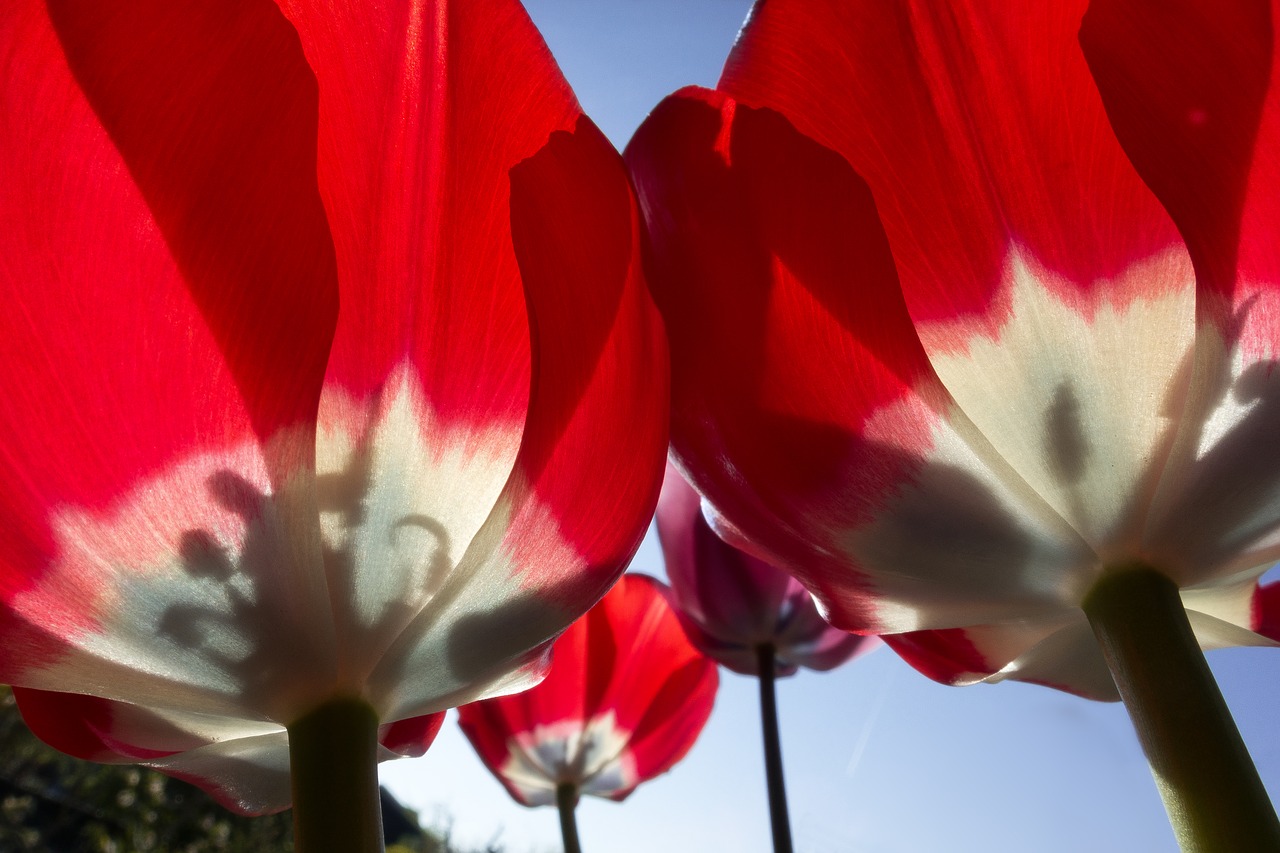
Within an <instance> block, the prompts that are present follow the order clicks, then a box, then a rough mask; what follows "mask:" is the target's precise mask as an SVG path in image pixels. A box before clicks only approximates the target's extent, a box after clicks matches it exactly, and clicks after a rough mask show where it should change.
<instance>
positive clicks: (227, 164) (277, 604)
mask: <svg viewBox="0 0 1280 853" xmlns="http://www.w3.org/2000/svg"><path fill="white" fill-rule="evenodd" d="M0 66H2V67H3V75H2V76H0V115H2V116H3V117H4V120H3V121H0V164H2V165H0V185H3V186H4V191H3V192H2V193H0V222H3V223H4V228H3V240H4V249H3V251H2V252H0V257H3V261H0V287H3V289H4V301H5V311H4V313H3V316H2V317H0V400H3V404H2V405H0V479H3V481H4V483H5V489H4V493H3V497H0V512H2V513H3V517H4V524H3V525H0V530H2V532H0V680H3V681H5V682H7V683H11V684H14V685H18V686H19V687H20V688H27V689H30V690H34V691H44V692H43V693H34V694H32V693H27V694H26V695H25V698H24V699H22V700H21V701H22V702H23V705H24V706H25V708H26V709H27V711H28V719H29V720H30V721H31V722H32V724H33V726H35V728H36V729H37V730H38V731H40V732H41V733H42V734H43V735H44V736H45V737H46V738H47V739H50V740H52V741H54V742H55V743H58V744H60V745H63V746H64V747H67V748H69V749H70V750H71V751H72V752H75V753H78V754H88V755H90V756H91V757H107V758H115V759H118V758H121V757H128V758H130V759H132V760H140V761H142V762H143V763H148V764H153V765H155V766H157V767H160V768H162V769H164V770H166V771H168V772H171V773H173V774H175V775H179V776H183V777H186V778H192V779H195V780H197V781H199V782H200V783H202V784H204V785H205V786H206V787H208V788H210V789H211V790H213V791H215V792H216V793H218V794H219V795H220V796H221V797H222V799H223V800H224V801H226V802H228V803H229V804H231V805H233V806H235V807H237V808H239V809H240V810H242V811H247V812H262V811H271V810H278V809H281V808H284V807H286V806H288V805H289V803H290V801H291V799H292V801H293V803H294V806H295V820H296V825H297V827H298V844H299V847H300V849H303V850H308V849H312V848H315V847H326V848H329V847H335V848H340V849H352V850H358V849H371V848H372V849H376V847H377V846H379V845H380V843H381V838H380V832H379V831H378V829H377V825H376V822H377V808H378V796H377V787H376V767H375V766H374V760H375V759H376V758H379V757H388V756H390V755H391V754H393V753H394V752H419V751H421V749H423V748H425V744H426V742H428V741H429V737H430V733H431V730H432V728H433V726H434V725H438V720H437V721H436V722H435V723H433V722H432V721H431V720H430V719H427V720H422V719H417V718H421V717H423V716H427V715H434V714H439V713H440V712H442V711H444V710H445V709H446V708H448V707H452V706H455V705H458V704H462V703H465V702H469V701H472V700H474V699H478V698H481V697H483V696H486V695H494V694H497V693H500V692H503V691H508V690H512V689H517V688H518V687H520V686H523V685H526V684H529V683H531V682H532V681H534V680H536V679H537V678H538V677H539V675H540V673H541V672H542V671H543V669H544V668H545V654H546V649H547V648H548V647H549V644H550V641H551V640H552V639H553V638H554V637H555V636H556V635H557V634H558V633H559V632H560V631H562V630H563V629H564V628H565V627H566V626H567V625H568V624H570V623H571V622H572V621H573V620H574V619H575V618H576V617H577V616H578V615H580V614H581V613H582V612H584V611H585V610H586V609H587V608H588V607H590V606H591V604H592V603H594V602H595V601H596V600H597V599H598V598H599V597H600V596H601V595H602V594H603V593H604V591H605V590H606V589H608V587H609V586H610V584H612V583H613V581H614V580H615V579H616V577H617V576H618V575H619V573H620V572H621V571H622V569H623V567H624V566H625V564H626V562H627V560H628V559H629V558H630V556H631V554H632V553H633V552H634V550H635V548H636V547H637V546H638V544H639V541H640V538H641V536H642V535H643V532H644V529H645V526H646V524H647V521H648V518H649V515H650V513H651V511H652V507H653V505H654V503H655V502H656V499H657V492H658V488H659V485H660V479H661V476H662V464H663V462H662V460H663V457H664V454H665V448H666V422H667V413H666V397H667V390H666V379H665V376H666V366H665V365H666V355H665V346H664V341H663V337H662V333H661V330H660V321H659V320H658V318H657V315H656V312H654V310H653V308H652V305H651V303H650V301H649V298H648V296H647V293H646V291H645V289H644V282H643V279H642V278H641V276H640V273H639V262H638V245H639V244H638V239H637V235H638V214H637V213H636V211H635V207H634V200H633V198H632V196H631V193H630V190H629V185H628V181H627V178H626V174H625V171H624V169H623V167H622V164H621V161H620V158H619V157H618V156H617V154H616V152H614V151H613V149H612V148H611V146H610V145H609V144H608V143H607V142H606V140H605V139H604V138H603V136H602V135H601V134H600V133H599V132H598V131H597V130H596V129H595V128H594V126H593V125H591V123H590V122H589V121H588V120H587V119H586V118H585V116H583V114H582V112H581V109H580V108H579V107H578V105H577V102H576V101H575V99H574V97H573V95H572V92H571V91H570V90H569V88H568V85H567V84H566V83H565V81H564V79H563V77H562V76H561V75H560V73H559V71H558V69H557V68H556V66H555V64H554V61H553V60H552V59H551V57H550V55H549V53H548V52H547V49H546V47H545V45H544V44H543V43H542V41H541V38H540V37H539V36H538V34H537V32H536V31H535V30H534V28H533V26H532V24H531V23H530V22H529V20H528V18H527V17H526V16H525V14H524V12H523V10H522V9H521V8H520V7H519V5H518V4H517V3H516V2H514V0H475V2H471V3H468V4H466V5H465V6H463V5H461V4H459V5H456V6H455V5H449V4H445V3H429V4H417V3H408V2H392V3H384V4H370V3H363V2H356V0H330V2H323V0H314V2H313V0H281V3H280V4H279V6H277V5H276V4H274V3H271V2H267V0H198V2H191V3H180V4H174V3H170V2H162V0H142V2H129V3H96V2H81V1H80V0H50V2H48V3H45V2H38V0H18V2H17V3H15V4H10V6H9V7H8V8H7V9H6V11H5V13H4V15H3V16H0ZM50 694H55V695H50ZM56 694H82V695H83V696H87V697H97V698H96V699H88V698H83V697H80V698H77V697H65V696H64V697H63V698H59V696H58V695H56ZM19 695H20V696H21V695H23V693H22V691H21V690H19ZM415 720H416V721H415ZM379 729H381V732H382V739H383V743H384V744H385V745H386V747H379V746H378V741H377V737H378V733H379ZM387 747H389V748H387ZM290 766H292V767H293V769H294V772H293V773H292V791H291V790H290V781H289V774H287V773H285V768H287V767H290ZM263 768H266V769H267V770H269V771H270V772H264V771H263Z"/></svg>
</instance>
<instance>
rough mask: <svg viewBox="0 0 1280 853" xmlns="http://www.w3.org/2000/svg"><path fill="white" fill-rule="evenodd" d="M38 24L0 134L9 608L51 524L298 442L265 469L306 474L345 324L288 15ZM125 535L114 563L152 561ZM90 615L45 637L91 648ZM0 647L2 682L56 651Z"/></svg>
mask: <svg viewBox="0 0 1280 853" xmlns="http://www.w3.org/2000/svg"><path fill="white" fill-rule="evenodd" d="M48 6H49V9H48V11H46V6H45V4H43V3H36V2H23V3H20V4H18V6H17V7H14V8H12V9H10V10H9V11H8V12H7V13H6V14H5V16H4V20H3V24H2V25H0V64H2V66H3V68H2V69H0V70H2V73H0V81H2V82H0V111H2V112H3V114H4V115H6V116H22V117H23V118H22V120H21V121H7V122H4V123H3V125H2V127H0V164H3V165H0V183H2V184H3V185H4V187H5V190H4V192H3V193H0V219H2V220H3V221H4V223H5V229H4V236H3V240H4V245H3V248H2V249H0V256H3V258H4V261H3V262H0V287H3V288H4V290H5V294H4V295H5V302H6V305H7V306H8V310H6V312H5V314H4V318H3V319H0V341H3V344H0V397H3V398H4V400H5V401H6V402H5V406H4V408H3V411H0V477H3V479H4V481H5V482H6V483H7V484H8V486H7V488H6V489H5V496H4V498H3V499H0V509H2V510H3V515H4V516H5V517H6V518H7V519H9V521H8V523H6V524H5V525H4V526H3V532H0V563H2V564H3V566H4V569H3V576H2V577H0V595H3V597H4V599H5V600H6V602H8V601H12V600H13V598H14V596H15V595H17V594H19V593H20V592H21V591H22V590H23V589H28V588H30V587H31V586H32V585H33V584H35V583H37V582H38V578H39V577H40V574H41V572H42V571H44V569H45V567H46V565H47V564H48V562H49V561H50V560H51V559H53V557H54V555H55V550H56V547H57V546H56V545H55V542H54V539H53V534H52V531H51V529H50V525H51V523H52V519H51V516H52V515H53V513H55V512H56V511H60V510H62V509H65V508H79V509H89V510H102V509H105V508H106V507H108V506H111V505H112V503H113V501H116V500H118V499H119V498H120V497H121V496H122V495H123V494H124V493H125V492H126V491H127V490H129V489H130V488H131V487H133V486H135V485H136V484H138V483H140V482H142V481H143V480H145V479H147V478H149V477H151V476H154V475H156V474H157V473H158V472H159V471H161V470H163V469H164V468H166V467H167V466H171V465H173V464H174V463H175V462H176V461H178V460H180V459H182V458H184V457H187V456H190V455H192V454H195V453H198V452H219V451H226V450H229V449H231V448H232V447H234V446H236V445H243V444H252V443H254V442H255V441H257V442H265V441H266V440H267V439H269V438H272V437H273V436H276V435H277V434H278V433H279V431H280V430H281V429H282V428H284V427H288V426H293V425H296V426H298V427H300V429H299V430H298V431H297V434H292V433H291V434H290V440H287V441H283V442H282V441H279V440H276V441H274V442H273V443H272V447H271V451H272V455H271V458H270V459H269V460H268V470H269V472H270V474H271V475H272V476H273V478H274V479H275V480H276V481H277V482H281V481H282V480H283V478H284V476H285V475H288V474H290V473H293V472H294V471H296V470H297V469H305V468H307V467H309V466H310V459H311V456H312V453H313V450H312V439H311V437H310V429H311V424H312V423H313V421H314V417H315V408H316V400H317V396H318V393H319V388H320V381H321V376H322V373H323V369H324V359H325V356H326V353H327V350H328V346H329V342H330V337H331V334H332V329H333V324H334V316H335V312H336V283H335V281H334V275H335V271H334V261H333V249H332V245H331V241H330V236H329V233H328V229H327V225H326V223H325V219H324V214H323V210H322V207H321V205H320V199H319V195H318V192H317V187H316V178H315V145H316V136H315V124H316V96H315V83H314V80H313V79H312V76H311V74H310V71H309V70H308V68H307V66H306V63H305V62H304V60H303V56H302V52H301V50H300V49H299V47H298V44H297V37H296V34H295V33H294V32H293V30H292V28H291V27H289V25H288V22H287V21H285V20H284V19H283V18H282V17H281V16H280V14H279V12H278V11H277V10H276V9H275V8H274V7H272V6H271V5H270V4H265V3H262V2H255V0H236V2H232V3H227V2H222V0H218V2H204V3H197V4H194V5H193V4H183V5H182V6H181V7H178V6H175V5H174V4H172V3H165V2H139V3H128V4H107V5H103V4H97V3H72V2H53V3H50V4H48ZM131 522H132V523H133V524H134V527H133V528H131V530H130V532H128V533H124V534H122V538H121V540H120V541H122V542H132V543H133V544H134V545H137V544H138V543H141V542H146V541H149V540H150V539H151V538H153V533H152V532H150V531H151V530H152V520H151V519H132V520H131ZM82 592H83V593H84V598H83V599H79V600H76V601H67V602H65V607H63V608H61V612H57V613H50V614H47V622H48V625H47V626H43V627H48V628H49V629H50V630H51V631H52V632H54V633H62V632H65V631H74V630H77V627H76V626H77V623H80V627H85V626H84V624H83V623H84V622H85V620H86V619H87V618H90V617H89V616H88V614H90V613H91V605H92V599H93V596H94V595H95V594H96V593H97V590H93V589H86V590H83V591H82ZM5 621H6V622H8V618H7V613H6V618H5ZM42 621H43V620H42ZM4 630H5V632H6V635H7V636H6V641H5V643H4V652H2V653H0V658H4V660H3V661H0V669H2V670H5V671H6V672H7V673H9V674H8V675H5V676H4V677H5V678H9V679H12V678H13V675H12V672H13V666H14V665H15V664H32V663H36V662H38V661H37V658H38V657H40V656H41V655H43V654H46V653H47V652H48V651H49V649H48V647H45V646H44V641H41V640H38V639H27V638H18V637H15V636H14V635H13V634H10V633H8V632H10V631H17V630H20V629H18V628H17V627H16V626H13V625H12V623H10V624H7V625H5V628H4ZM14 658H19V660H15V659H14Z"/></svg>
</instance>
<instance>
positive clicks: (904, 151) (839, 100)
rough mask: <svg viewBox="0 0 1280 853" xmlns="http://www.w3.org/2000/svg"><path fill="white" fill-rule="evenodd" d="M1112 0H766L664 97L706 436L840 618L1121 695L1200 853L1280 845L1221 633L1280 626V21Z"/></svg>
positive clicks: (641, 171) (708, 473)
mask: <svg viewBox="0 0 1280 853" xmlns="http://www.w3.org/2000/svg"><path fill="white" fill-rule="evenodd" d="M1086 5H1087V4H1086V2H1085V0H1075V1H1074V2H1064V3H1048V4H1022V5H1018V4H1001V3H996V2H978V0H974V2H960V3H954V4H945V6H938V5H937V4H930V3H926V2H923V0H921V2H908V3H882V2H875V0H853V2H847V0H814V1H813V2H811V0H770V2H767V3H760V4H758V5H757V7H756V8H755V11H754V13H753V15H752V17H751V19H750V20H749V23H748V25H747V26H746V28H745V29H744V31H743V33H742V35H741V37H740V39H739V41H738V44H737V45H736V46H735V48H734V51H733V53H732V54H731V56H730V58H729V61H728V63H727V64H726V67H725V72H724V76H723V77H722V79H721V82H720V84H719V87H720V88H719V91H716V92H709V91H706V90H686V91H684V92H682V93H679V94H677V95H676V96H674V97H673V98H671V99H668V100H667V101H666V102H664V103H663V104H662V105H660V106H659V107H658V109H657V110H656V111H655V112H654V114H653V115H652V116H651V118H650V119H649V121H648V122H647V123H646V125H645V126H644V127H642V128H641V130H640V131H639V132H638V133H637V135H636V137H635V138H634V139H633V140H632V143H631V145H630V146H629V148H628V151H627V155H626V157H627V160H628V163H629V166H630V167H631V170H632V176H633V180H634V181H635V183H636V187H637V191H638V194H639V196H640V201H641V208H642V210H643V211H644V214H645V219H646V222H647V225H648V228H649V236H650V244H651V249H652V251H651V253H650V255H651V258H650V259H651V261H652V265H651V268H650V269H651V279H652V280H653V282H654V285H655V298H656V299H657V301H658V303H659V309H660V310H661V311H662V312H663V314H664V317H665V319H666V321H667V329H668V334H669V335H670V337H671V347H672V362H673V376H672V382H673V416H672V418H673V419H672V433H673V434H672V443H673V453H674V456H675V458H676V460H677V462H678V463H679V464H680V466H681V469H682V470H683V471H685V472H686V473H687V474H689V475H690V477H691V479H692V482H693V484H694V486H695V487H696V488H697V489H698V490H699V492H700V493H701V494H702V495H703V496H704V497H705V498H706V499H707V500H708V502H709V504H710V505H711V506H712V507H713V510H714V514H715V524H716V525H717V526H718V528H719V530H720V532H722V533H723V535H725V536H726V537H728V538H730V539H731V540H732V541H734V542H735V543H736V544H740V545H742V546H743V547H744V548H747V549H748V550H750V551H752V552H753V553H755V554H757V555H760V556H762V557H764V558H766V559H769V560H771V561H773V562H776V563H778V564H780V565H786V566H787V567H788V569H789V570H790V571H792V572H793V573H795V574H796V575H797V576H798V577H799V578H800V579H801V580H802V581H803V582H804V583H805V585H806V586H808V587H809V589H811V590H812V591H813V592H814V594H815V595H816V596H817V597H818V598H819V599H820V600H821V601H822V604H823V607H824V612H825V613H826V614H827V616H828V617H829V618H830V619H831V621H832V622H833V624H835V625H836V626H838V627H841V628H844V629H847V630H851V631H860V632H872V633H879V634H906V635H908V637H907V638H906V640H905V642H904V643H902V644H900V645H911V644H913V643H914V644H915V649H916V651H918V652H920V654H919V655H917V658H918V662H919V660H924V659H926V658H927V659H928V660H929V661H930V665H931V666H933V667H934V668H935V669H936V672H934V673H933V674H935V675H938V676H939V677H943V678H946V679H948V680H955V681H972V680H978V679H981V678H984V677H991V676H995V677H1019V678H1024V679H1026V680H1032V681H1037V682H1041V683H1049V684H1053V685H1055V686H1059V687H1063V688H1065V689H1069V690H1073V691H1075V692H1079V693H1083V694H1085V695H1094V696H1097V697H1099V698H1111V697H1114V696H1115V694H1116V690H1117V689H1118V692H1119V694H1120V695H1121V696H1122V697H1123V698H1124V699H1125V701H1126V704H1127V706H1128V707H1129V709H1130V711H1131V713H1132V714H1133V716H1134V718H1135V723H1136V725H1137V728H1138V730H1139V734H1140V737H1141V738H1142V739H1143V742H1144V746H1145V748H1146V750H1147V753H1148V756H1149V757H1151V758H1152V760H1153V766H1154V767H1155V770H1156V773H1157V777H1158V781H1159V784H1160V786H1161V788H1162V793H1163V795H1164V796H1165V801H1166V805H1168V806H1169V809H1170V812H1171V813H1172V814H1176V818H1175V823H1176V824H1177V826H1176V831H1177V832H1178V834H1179V837H1180V839H1181V841H1182V843H1183V844H1184V845H1186V846H1188V847H1195V848H1196V849H1256V848H1254V847H1252V845H1259V844H1269V845H1270V846H1272V847H1277V848H1280V826H1278V825H1277V823H1276V820H1275V814H1274V811H1273V809H1272V808H1271V805H1270V803H1269V802H1268V800H1267V798H1266V794H1265V791H1263V789H1262V787H1261V785H1260V783H1258V781H1257V776H1256V773H1255V772H1254V770H1253V768H1252V763H1251V761H1250V760H1249V758H1248V755H1247V753H1246V752H1245V751H1244V747H1243V744H1242V743H1241V742H1240V740H1239V736H1238V734H1237V733H1236V732H1235V728H1234V723H1232V722H1231V720H1230V715H1229V713H1228V712H1227V711H1226V708H1225V705H1224V704H1223V703H1222V702H1221V697H1220V694H1219V693H1218V691H1217V688H1216V685H1214V684H1213V682H1212V677H1211V676H1210V674H1209V672H1208V669H1207V667H1205V665H1204V661H1203V657H1202V656H1201V654H1200V651H1199V646H1201V645H1203V646H1206V647H1207V646H1220V645H1241V644H1256V645H1273V644H1274V643H1273V642H1272V641H1269V640H1267V639H1266V638H1265V637H1262V636H1261V635H1259V634H1257V633H1255V632H1254V631H1253V630H1252V629H1253V628H1257V627H1260V625H1259V621H1258V617H1257V614H1256V613H1255V612H1254V604H1255V602H1256V601H1257V595H1258V594H1257V579H1258V577H1259V576H1260V575H1261V574H1262V572H1263V571H1264V570H1265V569H1266V567H1268V566H1269V565H1270V564H1271V563H1273V562H1274V561H1275V560H1276V559H1277V558H1278V557H1280V442H1277V441H1276V436H1277V434H1278V431H1280V414H1278V412H1277V408H1276V405H1275V404H1276V402H1277V401H1280V390H1277V384H1276V383H1277V377H1278V376H1280V373H1277V372H1275V371H1273V365H1274V363H1275V358H1276V354H1277V352H1278V351H1280V326H1278V325H1277V322H1276V318H1277V317H1280V310H1277V306H1280V291H1277V289H1276V287H1275V285H1274V284H1273V282H1277V281H1280V278H1277V276H1276V275H1275V274H1274V271H1275V270H1277V269H1278V267H1277V265H1276V263H1275V259H1276V257H1277V256H1276V254H1275V251H1274V246H1275V245H1276V244H1275V241H1274V239H1273V236H1272V232H1273V230H1274V225H1275V216H1274V214H1273V209H1274V205H1273V201H1272V199H1273V197H1274V196H1275V194H1276V193H1275V189H1274V188H1275V182H1276V177H1275V175H1276V164H1277V163H1280V158H1278V157H1277V156H1276V151H1277V148H1276V146H1277V142H1278V141H1280V140H1278V138H1277V131H1278V130H1280V122H1278V119H1277V116H1280V112H1277V109H1276V106H1275V104H1276V103H1277V100H1276V98H1275V97H1273V95H1272V92H1273V87H1272V86H1271V74H1272V71H1271V56H1272V52H1273V47H1274V33H1273V28H1272V23H1271V20H1270V17H1271V16H1270V12H1271V9H1270V6H1269V4H1268V3H1266V2H1265V1H1264V2H1250V0H1240V2H1233V3H1227V4H1218V3H1213V4H1210V3H1207V2H1197V0H1185V2H1179V3H1176V4H1158V3H1148V2H1146V0H1095V2H1094V3H1093V5H1092V7H1091V8H1089V9H1088V15H1087V16H1086V15H1085V12H1086ZM1082 22H1083V24H1082ZM1082 26H1083V29H1082ZM921 632H924V633H921ZM890 642H891V643H894V642H895V641H894V640H890ZM1100 649H1101V651H1100ZM1108 669H1109V670H1110V672H1108ZM1260 839H1266V841H1260Z"/></svg>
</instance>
